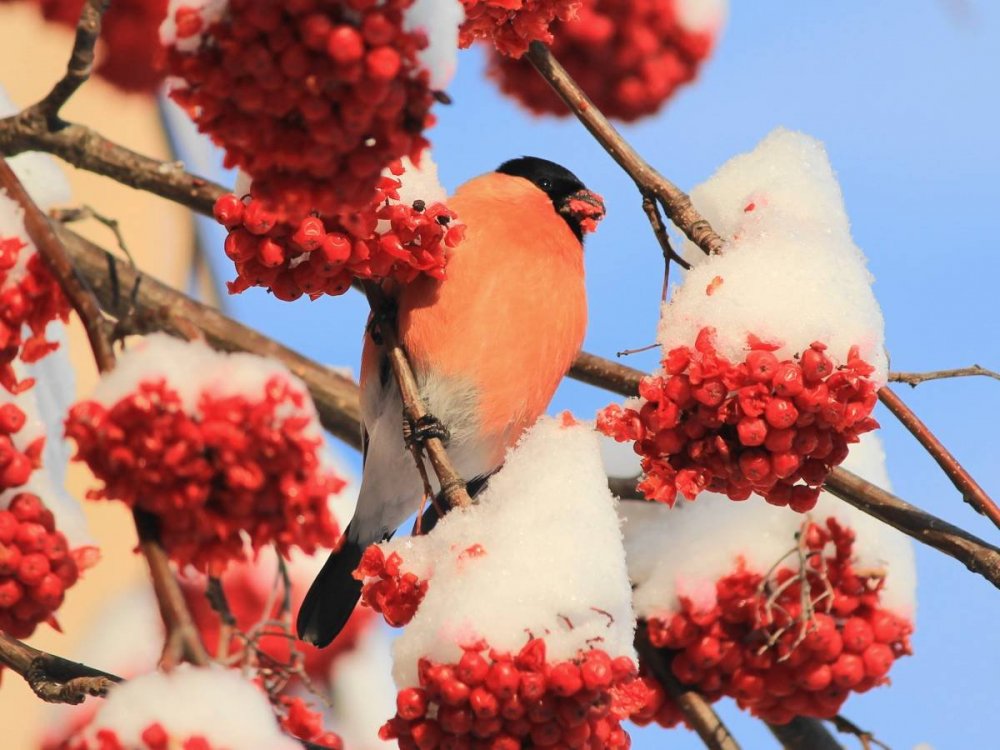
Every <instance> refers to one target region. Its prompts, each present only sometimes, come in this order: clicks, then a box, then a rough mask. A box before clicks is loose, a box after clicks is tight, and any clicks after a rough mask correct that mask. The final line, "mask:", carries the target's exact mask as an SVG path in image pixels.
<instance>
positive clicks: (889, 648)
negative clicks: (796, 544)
mask: <svg viewBox="0 0 1000 750" xmlns="http://www.w3.org/2000/svg"><path fill="white" fill-rule="evenodd" d="M802 533H803V534H804V539H803V540H802V542H801V544H802V549H803V553H804V560H805V562H804V569H803V570H798V569H797V568H796V567H795V566H794V565H792V566H787V565H786V566H783V567H780V568H778V569H777V571H775V573H774V574H773V575H772V577H771V578H768V579H765V577H764V576H763V575H761V574H760V573H758V572H755V571H750V570H746V569H744V568H742V566H740V567H738V569H737V570H736V571H735V572H733V573H731V574H729V575H726V576H724V577H723V578H721V579H719V581H718V582H717V583H716V604H715V606H713V607H711V608H710V609H704V608H699V607H698V606H697V605H696V604H695V603H694V602H692V601H691V600H690V599H687V598H681V610H680V611H679V612H676V613H674V614H673V615H671V616H670V617H668V618H664V619H660V618H655V617H654V618H650V619H649V620H648V621H647V627H648V632H649V639H650V641H651V642H652V644H653V645H654V646H657V647H659V648H665V649H668V650H670V651H673V652H674V654H673V656H672V659H671V670H672V671H673V673H674V675H675V676H676V677H677V679H678V680H680V681H681V682H682V683H684V684H686V685H691V686H695V687H697V689H698V691H699V692H700V693H702V694H703V695H705V697H706V698H708V699H709V700H716V699H718V698H719V697H721V696H723V695H727V696H730V697H732V698H734V699H735V700H736V701H737V703H739V705H740V706H741V707H743V708H746V709H749V710H750V711H751V713H753V714H754V715H755V716H760V717H761V718H763V719H765V720H767V721H769V722H772V723H776V724H785V723H787V722H789V721H790V720H791V719H792V718H794V717H795V716H814V717H818V718H827V719H828V718H831V717H833V716H834V715H836V714H837V713H838V712H839V710H840V707H841V705H843V703H844V701H845V700H846V699H847V696H848V694H849V693H851V692H857V693H863V692H866V691H868V690H870V689H871V688H873V687H875V686H876V685H881V684H884V683H886V682H887V681H888V679H887V677H886V675H887V674H888V672H889V669H890V667H891V666H892V663H893V662H894V661H895V660H896V659H897V658H898V657H900V656H903V655H905V654H909V653H911V650H910V643H909V635H910V633H911V632H912V629H913V627H912V624H911V623H910V622H908V621H907V620H905V619H903V618H901V617H898V616H897V615H895V614H893V613H892V612H890V611H888V610H886V609H884V608H882V607H881V606H880V605H879V596H880V589H881V586H882V580H883V578H884V575H883V574H884V571H859V570H856V569H855V568H854V567H853V566H852V564H851V557H852V547H853V544H854V536H855V535H854V532H852V531H851V530H850V529H848V528H845V527H843V526H841V525H840V524H839V523H838V522H837V521H836V519H833V518H831V519H828V520H827V522H826V524H825V525H820V524H817V523H808V524H806V526H805V528H804V530H803V532H802ZM828 548H832V550H833V551H832V553H831V552H827V551H826V550H827V549H828ZM803 603H806V606H807V609H806V610H805V611H804V610H803Z"/></svg>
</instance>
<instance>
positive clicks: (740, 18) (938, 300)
mask: <svg viewBox="0 0 1000 750" xmlns="http://www.w3.org/2000/svg"><path fill="white" fill-rule="evenodd" d="M482 68H483V63H482V57H481V55H480V54H479V52H478V51H475V50H474V51H471V52H466V53H463V55H462V56H461V59H460V66H459V73H458V76H457V78H456V80H455V81H454V82H453V84H452V86H451V87H449V93H450V94H451V95H452V97H453V99H454V102H455V103H454V105H453V106H451V107H449V108H440V110H439V116H440V122H439V124H438V126H437V127H436V128H435V129H434V130H433V131H432V133H431V136H432V140H433V142H434V144H435V149H434V155H435V159H436V160H437V161H438V163H439V165H440V169H441V175H442V180H443V181H444V183H445V185H446V187H448V188H453V187H455V186H456V185H458V184H460V183H461V182H462V181H464V180H465V179H467V178H469V177H471V176H473V175H475V174H479V173H481V172H484V171H488V170H490V169H493V168H494V167H496V165H498V164H499V163H500V162H502V161H504V160H505V159H507V158H510V157H511V156H515V155H520V154H534V155H539V156H545V157H547V158H550V159H553V160H555V161H558V162H561V163H563V164H565V165H566V166H568V167H569V168H571V169H572V170H573V171H575V172H576V173H577V174H578V175H580V176H581V177H582V178H583V180H584V182H586V183H587V185H588V186H589V187H591V188H593V189H595V190H597V191H598V192H600V193H601V194H603V195H604V197H605V199H606V200H607V206H608V218H607V219H606V221H605V222H604V223H603V224H602V225H601V228H600V231H599V232H598V233H597V235H595V236H594V237H593V238H592V239H590V240H589V242H588V247H587V273H588V291H589V296H590V310H591V322H590V328H589V331H588V335H587V342H586V347H587V348H588V349H589V350H590V351H593V352H596V353H599V354H603V355H605V356H614V353H615V352H616V351H618V350H620V349H623V348H629V347H636V346H641V345H643V344H646V343H649V342H651V341H652V340H653V336H654V333H655V325H656V319H657V309H658V302H659V292H660V272H661V265H660V261H659V258H658V251H657V249H656V245H655V241H654V239H653V237H652V235H651V234H650V232H649V229H648V226H647V224H646V222H645V220H644V218H643V215H642V213H641V211H640V207H639V201H638V198H637V196H636V193H635V191H634V188H633V187H632V185H631V183H630V181H629V179H628V178H627V177H626V176H625V175H624V174H623V173H621V172H620V171H619V170H618V168H617V167H616V165H615V164H614V163H613V162H612V161H611V159H610V158H609V157H608V156H607V155H606V154H605V153H604V152H603V151H601V150H600V149H599V148H598V147H597V146H596V144H595V143H594V142H593V141H592V140H591V139H590V137H589V136H588V135H587V133H586V132H585V131H584V130H583V128H582V127H581V126H579V125H578V124H577V123H576V122H575V121H570V120H559V121H556V120H536V119H533V118H531V117H529V116H527V115H525V114H524V113H523V112H522V111H521V110H519V109H518V108H517V106H516V105H515V104H513V103H512V102H509V101H507V100H505V99H503V98H502V97H500V96H499V94H497V93H496V91H495V90H494V88H493V87H492V85H491V84H489V83H488V82H486V81H485V80H484V79H483V76H482ZM998 79H1000V6H997V5H996V4H990V3H987V2H986V1H985V0H979V1H978V2H973V1H972V0H969V1H968V2H963V1H962V0H936V1H929V0H923V1H916V2H914V1H913V0H911V1H910V2H903V0H894V1H892V2H878V3H873V2H860V1H859V0H853V1H845V2H840V3H802V2H775V1H774V0H756V1H754V2H742V3H736V4H735V7H733V8H731V14H730V21H729V24H728V26H727V27H726V30H725V33H724V35H723V37H722V40H721V43H720V44H719V47H718V49H717V54H716V55H715V57H714V58H713V59H712V61H711V62H710V64H709V65H708V66H707V67H706V69H705V70H704V72H703V75H702V76H701V78H700V80H699V81H698V82H697V83H696V84H695V85H693V86H692V87H690V88H689V89H687V90H685V91H684V92H682V93H681V94H680V95H679V96H677V97H676V99H675V100H674V101H673V102H672V103H671V104H670V106H669V107H668V108H667V109H666V111H665V112H664V113H662V114H661V115H660V116H658V117H655V118H652V119H649V120H647V121H644V122H643V123H641V124H638V125H635V126H631V127H627V128H623V132H624V134H625V136H626V137H627V138H628V139H629V140H630V141H631V142H632V143H633V144H634V145H635V146H636V147H637V148H638V149H639V151H640V152H641V153H642V154H643V155H644V156H645V157H646V158H647V159H649V160H650V161H651V162H652V163H653V164H654V165H656V166H657V167H658V168H659V169H660V170H661V171H662V172H663V173H664V174H666V175H667V176H669V177H670V178H671V179H672V180H674V181H675V182H676V183H678V184H679V185H680V186H682V187H684V188H690V187H692V186H693V185H695V184H697V183H698V182H700V181H701V180H703V179H705V178H706V177H707V176H709V175H710V174H711V173H712V172H713V171H714V170H715V168H716V167H718V166H719V165H720V164H721V163H722V162H724V161H725V160H726V159H728V158H729V157H731V156H733V155H735V154H737V153H740V152H742V151H746V150H749V149H750V148H752V147H753V145H754V144H755V143H756V142H757V141H758V140H760V139H761V138H762V137H763V136H764V135H766V134H767V133H768V132H769V131H770V130H771V129H773V128H774V127H777V126H779V125H781V126H785V127H788V128H793V129H798V130H803V131H805V132H807V133H809V134H811V135H813V136H815V137H817V138H820V139H821V140H823V141H824V142H825V143H826V146H827V148H828V150H829V153H830V158H831V161H832V163H833V166H834V168H835V170H836V171H837V173H838V175H839V178H840V181H841V185H842V188H843V191H844V195H845V198H846V201H847V207H848V212H849V214H850V216H851V219H852V224H853V231H854V236H855V240H856V242H857V244H858V245H859V246H860V247H861V248H862V249H863V250H865V252H866V253H867V255H868V257H869V263H870V267H871V270H872V272H873V273H874V274H875V276H876V279H877V282H876V286H875V290H876V294H877V296H878V298H879V300H880V302H881V304H882V306H883V309H884V312H885V317H886V326H887V341H888V347H889V350H890V354H891V357H892V364H893V369H897V370H927V369H938V368H946V367H954V366H962V365H968V364H971V363H973V362H978V363H980V364H982V365H984V366H986V367H991V368H993V369H1000V347H998V345H997V334H996V326H997V323H998V321H1000V315H998V313H1000V306H998V302H997V297H998V295H997V291H996V282H995V276H996V274H997V272H998V271H1000V262H998V260H997V251H998V250H1000V248H998V244H1000V243H998V240H997V232H996V228H995V221H996V217H997V215H998V205H1000V188H998V175H1000V145H998V140H997V136H996V133H1000V104H998V96H997V91H998V83H1000V80H998ZM219 268H220V269H221V272H222V273H223V274H224V275H225V276H226V277H228V276H229V275H230V274H231V271H230V269H227V268H225V266H224V265H223V264H220V265H219ZM228 304H229V309H230V310H231V311H232V312H233V313H234V314H236V315H238V316H239V317H241V318H242V319H244V320H246V321H247V322H249V323H252V324H254V325H256V326H258V327H260V328H261V329H262V330H263V331H264V332H265V333H268V334H270V335H273V336H276V337H278V338H280V339H281V340H283V341H285V342H286V343H288V344H290V345H291V346H293V347H295V348H297V349H299V350H301V351H303V352H305V353H307V354H309V355H310V356H312V357H314V358H316V359H318V360H320V361H323V362H328V363H331V364H337V365H345V364H346V365H350V366H355V367H356V363H357V361H358V353H359V350H360V332H361V330H362V326H363V321H364V315H365V308H364V305H363V303H362V300H361V299H360V296H359V295H347V296H346V297H343V298H339V299H334V300H321V301H318V302H314V303H309V302H305V301H302V302H298V303H296V304H293V305H286V304H282V303H278V302H276V301H274V300H273V299H272V298H270V297H268V296H266V295H265V294H263V293H261V292H260V291H259V290H251V291H250V292H248V293H246V294H244V295H243V296H241V297H239V298H236V299H232V300H229V301H228ZM628 363H629V364H631V365H633V366H636V367H640V368H645V369H649V368H651V367H653V366H655V355H638V356H635V357H631V358H629V361H628ZM899 392H900V393H901V395H902V396H903V397H904V398H905V399H906V400H907V402H908V403H909V404H910V405H911V406H912V407H913V408H914V409H916V410H917V412H918V413H919V414H920V415H921V416H922V417H923V418H924V420H925V421H926V422H927V423H928V424H929V425H930V426H931V427H932V428H933V429H934V430H935V431H936V432H937V434H938V435H939V436H940V437H941V438H942V440H943V441H944V442H945V444H946V445H948V446H949V447H950V448H951V449H952V451H953V452H954V453H955V454H956V455H957V456H958V458H959V459H960V460H961V461H962V462H963V463H964V464H965V466H966V467H967V468H968V469H969V470H970V471H971V472H972V474H973V475H974V476H975V477H977V478H978V479H979V481H980V483H981V484H983V485H984V486H985V487H986V489H987V491H991V490H992V492H993V493H994V494H1000V462H997V460H996V456H997V445H998V441H997V431H996V428H995V426H994V425H993V424H992V421H991V420H992V419H995V418H997V417H998V416H1000V383H998V382H996V381H991V380H987V379H975V380H973V379H964V380H960V381H950V382H938V383H928V384H924V385H922V386H920V387H919V388H918V389H917V390H914V391H911V390H910V389H909V388H908V387H906V388H905V390H904V389H903V388H900V389H899ZM610 400H611V398H610V397H609V395H608V394H605V393H603V392H601V391H598V390H595V389H592V388H589V387H587V386H583V385H580V384H577V383H573V382H567V383H565V384H564V385H563V387H562V388H561V389H560V391H559V393H558V394H557V397H556V399H555V401H554V403H553V405H552V409H553V410H554V411H555V410H561V409H565V408H569V409H572V410H573V411H575V412H576V413H578V414H580V415H582V416H590V415H592V414H593V412H594V411H595V410H596V409H598V408H599V407H601V406H603V405H605V404H607V403H609V401H610ZM879 417H880V419H881V421H882V423H883V424H884V429H883V430H882V437H883V440H884V441H885V444H886V449H887V453H888V456H889V470H890V474H891V476H892V478H893V484H894V488H895V490H896V492H897V493H898V494H899V495H900V496H902V497H904V498H906V499H907V500H909V501H910V502H912V503H915V504H917V505H919V506H921V507H923V508H926V509H927V510H929V511H931V512H933V513H936V514H938V515H941V516H943V517H945V518H947V519H949V520H951V521H953V522H955V523H957V524H958V525H960V526H963V527H964V528H966V529H969V530H970V531H973V532H975V533H977V534H979V535H981V536H983V537H984V538H987V539H990V540H992V541H994V542H995V541H997V540H998V539H1000V535H998V533H997V530H996V529H995V528H993V527H992V526H991V525H990V524H989V523H988V522H986V521H983V520H981V519H980V518H979V517H977V516H976V515H975V514H974V513H973V512H972V511H971V510H970V509H969V508H968V507H967V506H965V505H964V504H963V503H962V501H961V499H960V498H959V496H958V494H957V492H956V491H955V490H954V489H953V488H952V486H951V485H950V483H949V482H948V481H947V479H946V478H945V477H944V476H943V475H942V474H941V472H940V471H939V470H938V468H937V466H936V465H935V464H934V463H933V462H932V461H931V459H930V458H929V457H928V456H927V455H926V454H925V453H923V451H922V449H921V448H920V447H919V446H918V445H917V444H916V442H915V441H914V440H913V439H912V438H911V437H910V436H909V434H908V433H906V432H905V430H903V429H902V428H901V427H900V426H898V425H897V424H896V423H894V421H893V419H892V417H891V416H890V415H888V414H886V413H884V412H883V413H881V414H880V415H879ZM351 460H352V461H353V460H355V458H354V457H351ZM917 561H918V566H919V575H920V583H919V593H918V596H919V612H918V618H917V630H916V635H915V638H914V646H915V650H916V655H915V656H913V657H911V658H909V659H904V660H902V661H901V662H899V663H897V665H896V666H895V667H894V669H893V672H892V677H893V686H892V687H891V688H882V689H879V690H876V691H873V692H870V693H868V694H866V695H863V696H856V697H853V698H852V699H850V700H849V701H848V703H847V704H846V706H845V709H844V713H845V714H846V715H848V716H849V717H851V718H852V719H853V720H854V721H855V722H857V723H859V724H860V725H862V726H864V727H866V728H869V729H872V730H875V731H876V732H877V734H878V736H879V737H880V738H881V739H882V740H883V741H885V742H887V743H888V744H889V745H890V746H891V747H893V748H894V750H899V749H900V748H911V747H913V746H915V745H916V744H917V743H920V742H927V743H930V744H931V745H932V746H933V747H934V748H935V750H951V749H952V748H956V749H957V748H968V747H991V746H995V745H996V744H997V740H996V730H995V729H994V728H993V726H991V724H992V722H991V721H990V720H989V718H990V717H992V716H993V715H994V714H995V713H996V710H997V708H998V707H1000V700H998V699H997V697H996V675H997V674H998V672H1000V627H997V624H996V623H998V622H1000V592H997V591H996V590H995V589H993V588H992V587H991V586H990V585H989V584H988V583H987V582H985V581H984V580H983V579H981V578H978V577H977V576H974V575H972V574H970V573H968V572H967V571H965V570H964V569H963V568H962V566H961V565H960V564H959V563H957V562H955V561H953V560H951V559H950V558H946V557H944V556H942V555H941V554H939V553H937V552H935V551H933V550H929V549H927V548H924V547H919V548H918V550H917ZM722 712H723V715H724V718H725V719H726V720H727V721H728V722H729V724H730V728H731V729H732V730H733V732H734V734H735V735H736V737H737V738H738V739H739V740H740V741H741V742H742V744H743V747H744V748H767V747H774V746H776V743H775V742H774V741H773V740H771V739H770V737H769V735H768V734H767V732H766V730H763V729H762V728H761V725H760V724H759V723H758V722H755V721H752V720H749V719H747V718H746V717H743V716H741V715H740V714H739V713H738V712H737V711H736V710H735V709H734V708H733V707H732V706H726V705H725V704H723V706H722ZM634 738H635V740H636V743H637V747H638V748H640V750H643V749H645V748H653V747H654V746H660V743H663V742H665V741H667V740H668V739H669V742H670V745H669V746H670V747H675V748H679V749H682V748H697V747H701V744H700V742H699V741H698V739H697V738H696V737H695V736H694V735H691V734H689V733H687V732H686V731H684V730H678V731H674V732H672V733H670V735H669V737H665V736H664V735H663V734H662V733H661V732H659V731H652V732H650V731H646V732H640V733H637V734H636V735H635V737H634ZM654 743H656V744H654ZM845 744H846V745H848V746H855V745H856V743H854V741H853V740H850V739H845Z"/></svg>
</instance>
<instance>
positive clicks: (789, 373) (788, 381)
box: [772, 362, 805, 398]
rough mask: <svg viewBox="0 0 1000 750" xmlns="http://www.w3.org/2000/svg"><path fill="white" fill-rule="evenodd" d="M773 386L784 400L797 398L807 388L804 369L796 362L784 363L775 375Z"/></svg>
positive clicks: (779, 366)
mask: <svg viewBox="0 0 1000 750" xmlns="http://www.w3.org/2000/svg"><path fill="white" fill-rule="evenodd" d="M772 385H773V387H774V392H775V393H777V394H778V395H779V396H782V397H783V398H793V397H795V396H797V395H798V394H800V393H801V392H802V389H803V388H804V387H805V383H804V380H803V377H802V368H800V367H799V366H798V365H797V364H795V363H794V362H782V363H781V364H780V365H778V368H777V370H776V371H775V373H774V379H773V381H772Z"/></svg>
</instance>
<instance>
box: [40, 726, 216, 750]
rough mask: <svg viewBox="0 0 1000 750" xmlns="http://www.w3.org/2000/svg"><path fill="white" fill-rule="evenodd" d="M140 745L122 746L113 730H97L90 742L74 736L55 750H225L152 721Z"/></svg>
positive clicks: (140, 738) (142, 735)
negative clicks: (176, 732) (178, 733)
mask: <svg viewBox="0 0 1000 750" xmlns="http://www.w3.org/2000/svg"><path fill="white" fill-rule="evenodd" d="M139 741H140V742H141V743H142V744H141V745H134V744H132V743H129V744H127V745H126V744H124V743H123V742H122V741H121V739H120V738H119V737H118V732H116V731H115V730H113V729H107V728H105V729H98V730H97V732H95V734H94V741H93V742H91V741H89V740H87V739H86V738H85V737H82V736H80V735H74V736H72V737H70V738H69V739H67V740H66V741H65V742H63V743H62V744H61V745H59V746H58V748H57V750H226V748H221V747H218V746H216V745H213V744H212V743H210V742H209V741H208V740H207V739H205V738H204V737H203V736H202V735H200V734H194V735H190V736H189V737H185V738H181V737H177V736H175V735H173V734H171V733H170V732H168V731H167V730H166V729H165V728H164V726H163V725H162V724H161V723H160V722H158V721H154V722H153V723H152V724H149V725H148V726H147V727H146V728H145V729H143V730H142V732H141V733H140V735H139Z"/></svg>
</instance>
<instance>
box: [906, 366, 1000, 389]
mask: <svg viewBox="0 0 1000 750" xmlns="http://www.w3.org/2000/svg"><path fill="white" fill-rule="evenodd" d="M979 376H982V377H985V378H993V379H994V380H1000V372H995V371H993V370H987V369H986V368H985V367H982V366H980V365H971V366H969V367H957V368H955V369H953V370H930V371H928V372H890V373H889V382H890V383H906V384H907V385H908V386H910V387H911V388H916V387H917V386H918V385H920V384H921V383H926V382H927V381H929V380H945V379H948V378H971V377H979Z"/></svg>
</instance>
